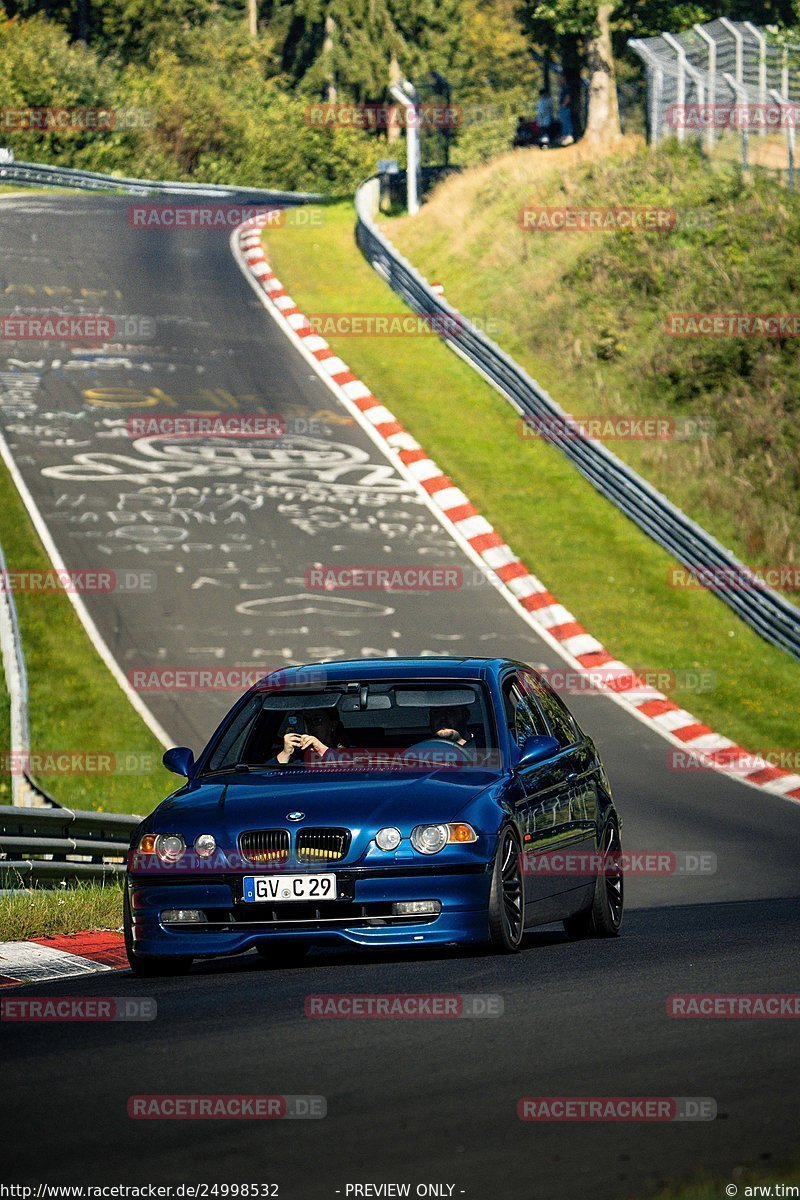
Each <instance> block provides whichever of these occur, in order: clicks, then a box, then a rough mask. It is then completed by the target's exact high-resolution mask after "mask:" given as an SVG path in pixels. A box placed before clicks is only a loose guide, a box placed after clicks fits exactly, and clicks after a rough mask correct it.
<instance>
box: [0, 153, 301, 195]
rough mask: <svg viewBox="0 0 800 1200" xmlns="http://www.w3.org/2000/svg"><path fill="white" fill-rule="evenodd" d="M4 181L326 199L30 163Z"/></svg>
mask: <svg viewBox="0 0 800 1200" xmlns="http://www.w3.org/2000/svg"><path fill="white" fill-rule="evenodd" d="M0 182H2V183H4V184H6V183H19V184H22V185H23V186H25V187H62V188H78V189H80V190H81V191H95V192H109V191H112V192H113V191H121V192H128V193H129V194H131V195H136V196H197V197H203V198H204V199H217V200H220V199H226V198H227V199H230V198H231V197H238V198H241V197H243V196H247V197H249V198H250V199H252V200H254V201H258V202H260V203H264V204H284V203H285V204H307V203H309V202H311V201H315V200H321V199H322V198H323V197H322V196H318V195H317V194H316V193H314V192H276V191H271V190H269V189H265V188H251V187H246V186H243V187H235V186H229V185H228V184H216V183H181V182H180V181H178V180H175V181H170V180H163V181H159V180H154V179H128V178H126V177H124V176H122V175H119V176H117V175H103V174H101V173H100V172H99V171H79V170H76V169H74V168H72V167H53V166H49V165H46V164H43V163H27V162H15V163H7V164H5V165H3V166H0Z"/></svg>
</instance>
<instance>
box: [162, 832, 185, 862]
mask: <svg viewBox="0 0 800 1200" xmlns="http://www.w3.org/2000/svg"><path fill="white" fill-rule="evenodd" d="M185 849H186V842H185V841H184V840H183V838H182V837H181V835H180V834H179V833H160V834H159V835H158V837H157V838H156V854H157V855H158V857H159V858H160V859H161V861H162V862H166V863H170V862H177V861H178V859H179V858H180V857H181V855H182V854H183V852H184V850H185Z"/></svg>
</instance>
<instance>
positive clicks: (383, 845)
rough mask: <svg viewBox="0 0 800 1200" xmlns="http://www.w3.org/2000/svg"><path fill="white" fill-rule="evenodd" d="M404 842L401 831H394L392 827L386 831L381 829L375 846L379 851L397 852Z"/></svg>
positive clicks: (376, 836) (377, 834) (376, 835)
mask: <svg viewBox="0 0 800 1200" xmlns="http://www.w3.org/2000/svg"><path fill="white" fill-rule="evenodd" d="M401 841H402V834H401V833H400V830H399V829H393V828H392V827H391V826H390V827H387V828H386V829H379V830H378V832H377V833H376V834H375V845H376V846H377V847H378V849H379V850H396V849H397V847H398V846H399V845H400V842H401Z"/></svg>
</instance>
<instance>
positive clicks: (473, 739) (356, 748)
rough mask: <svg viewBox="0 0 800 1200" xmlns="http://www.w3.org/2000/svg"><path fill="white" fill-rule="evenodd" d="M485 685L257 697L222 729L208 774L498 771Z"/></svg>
mask: <svg viewBox="0 0 800 1200" xmlns="http://www.w3.org/2000/svg"><path fill="white" fill-rule="evenodd" d="M489 711H490V710H489V704H488V697H487V695H486V691H485V689H484V687H483V685H482V684H478V683H472V682H462V681H461V680H457V681H455V682H453V683H426V682H423V683H420V682H414V681H409V682H402V683H401V682H397V683H359V682H354V683H347V684H342V685H340V686H336V687H329V688H326V689H324V690H321V691H319V692H315V693H313V694H310V693H309V692H308V691H307V690H305V691H302V692H301V691H288V690H281V691H276V692H267V693H261V694H257V695H254V696H252V697H251V698H250V700H249V701H248V703H247V704H245V705H244V706H243V707H242V708H241V709H240V710H239V711H238V712H236V713H234V715H233V717H232V719H231V720H230V722H229V723H228V724H227V725H226V726H225V728H224V729H223V730H222V732H221V734H220V735H219V738H218V739H217V742H216V745H215V746H214V748H213V751H212V753H211V756H210V758H209V760H208V764H207V766H206V770H208V771H224V770H229V769H233V768H235V767H239V768H240V769H244V768H245V767H270V768H274V769H276V770H298V769H300V770H314V769H317V770H319V769H323V770H413V769H415V768H423V769H424V768H427V769H430V768H431V767H438V766H442V767H452V766H483V767H492V766H493V767H496V766H497V765H498V763H497V758H498V756H497V747H496V743H495V739H494V733H493V729H492V723H491V721H490V719H489Z"/></svg>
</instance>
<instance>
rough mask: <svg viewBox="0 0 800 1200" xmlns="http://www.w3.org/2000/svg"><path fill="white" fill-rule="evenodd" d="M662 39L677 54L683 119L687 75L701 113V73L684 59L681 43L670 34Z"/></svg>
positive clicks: (703, 95) (664, 35)
mask: <svg viewBox="0 0 800 1200" xmlns="http://www.w3.org/2000/svg"><path fill="white" fill-rule="evenodd" d="M662 37H663V38H664V41H665V42H666V43H667V45H668V46H671V47H672V48H673V50H675V51H676V52H677V55H678V66H679V70H681V71H682V72H683V74H682V75H681V76H679V84H678V90H679V92H680V90H681V83H682V84H683V115H684V118H685V115H686V82H685V80H686V75H689V76H690V77H691V78H692V79H693V80H694V85H695V88H696V89H697V102H698V104H699V106H700V109H701V111H702V108H703V104H704V103H705V84H704V82H703V72H702V71H700V70H698V68H697V67H696V66H695V65H694V63H690V62H689V60H688V58H687V57H686V50H685V48H684V46H682V45H681V43H680V42H679V41H678V39H677V38H675V37H673V36H672V34H671V33H664V34H662ZM684 125H685V120H684ZM680 140H681V141H682V140H683V139H682V138H681V139H680Z"/></svg>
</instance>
